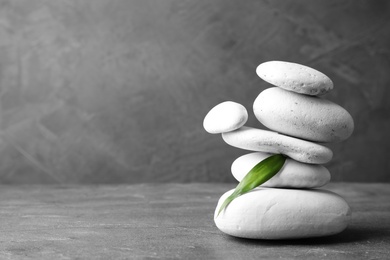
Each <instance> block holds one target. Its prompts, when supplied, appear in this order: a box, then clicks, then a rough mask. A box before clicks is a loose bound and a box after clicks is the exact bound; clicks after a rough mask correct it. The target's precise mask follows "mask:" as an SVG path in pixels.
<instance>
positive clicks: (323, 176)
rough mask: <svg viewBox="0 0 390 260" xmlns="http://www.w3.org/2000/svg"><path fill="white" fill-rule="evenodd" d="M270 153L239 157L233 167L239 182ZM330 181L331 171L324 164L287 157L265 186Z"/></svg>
mask: <svg viewBox="0 0 390 260" xmlns="http://www.w3.org/2000/svg"><path fill="white" fill-rule="evenodd" d="M271 155H272V154H269V153H262V152H255V153H250V154H245V155H243V156H241V157H239V158H237V159H236V160H235V161H234V162H233V164H232V167H231V170H232V174H233V176H234V178H236V180H238V181H239V182H240V181H241V180H242V179H243V178H244V177H245V175H246V174H247V173H248V172H249V171H250V170H251V169H252V168H253V167H254V166H255V165H256V164H258V163H259V162H261V161H262V160H264V159H266V158H267V157H269V156H271ZM329 181H330V173H329V171H328V169H326V168H325V167H324V166H322V165H318V164H307V163H301V162H297V161H295V160H292V159H289V158H287V160H286V162H285V163H284V165H283V167H282V169H280V171H279V172H278V173H277V174H276V175H275V176H273V177H272V178H271V179H269V180H268V181H266V182H265V183H263V184H262V185H261V186H263V187H279V188H317V187H321V186H323V185H325V184H327V183H328V182H329Z"/></svg>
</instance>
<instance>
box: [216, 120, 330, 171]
mask: <svg viewBox="0 0 390 260" xmlns="http://www.w3.org/2000/svg"><path fill="white" fill-rule="evenodd" d="M222 138H223V140H224V141H225V142H226V143H227V144H229V145H231V146H234V147H237V148H241V149H245V150H250V151H257V152H266V153H280V154H285V155H287V156H289V157H291V158H292V159H294V160H296V161H300V162H303V163H313V164H323V163H327V162H329V161H330V160H331V159H332V156H333V152H332V150H330V149H329V148H327V147H325V146H323V145H320V144H316V143H312V142H309V141H305V140H301V139H298V138H294V137H290V136H286V135H282V134H278V133H276V132H272V131H267V130H262V129H257V128H252V127H247V126H243V127H241V128H240V129H238V130H236V131H233V132H229V133H223V134H222Z"/></svg>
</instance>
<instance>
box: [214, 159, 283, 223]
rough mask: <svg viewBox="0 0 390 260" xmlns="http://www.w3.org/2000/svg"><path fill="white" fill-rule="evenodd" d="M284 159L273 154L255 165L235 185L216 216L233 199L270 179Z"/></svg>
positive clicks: (281, 165)
mask: <svg viewBox="0 0 390 260" xmlns="http://www.w3.org/2000/svg"><path fill="white" fill-rule="evenodd" d="M285 161H286V157H285V156H284V155H282V154H274V155H271V156H269V157H267V158H266V159H264V160H262V161H261V162H259V163H258V164H256V165H255V166H254V167H253V168H252V169H251V170H250V171H249V172H248V174H247V175H246V176H245V177H244V178H243V179H242V180H241V182H240V183H239V184H238V185H237V187H236V189H235V190H234V192H233V193H232V194H231V195H230V196H229V197H227V198H226V199H225V201H224V202H223V203H222V205H221V207H220V208H219V211H218V215H217V216H219V213H221V211H222V210H223V209H224V208H226V207H227V205H229V204H230V202H232V201H233V200H234V199H235V198H237V197H239V196H241V195H242V194H245V193H247V192H249V191H251V190H253V189H254V188H256V187H258V186H259V185H261V184H263V183H264V182H266V181H268V180H269V179H271V178H272V177H273V176H274V175H275V174H277V173H278V172H279V171H280V169H281V168H282V167H283V165H284V162H285Z"/></svg>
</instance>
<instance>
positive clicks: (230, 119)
mask: <svg viewBox="0 0 390 260" xmlns="http://www.w3.org/2000/svg"><path fill="white" fill-rule="evenodd" d="M247 120H248V112H247V111H246V109H245V107H244V106H243V105H241V104H239V103H236V102H232V101H225V102H223V103H220V104H218V105H216V106H215V107H213V108H212V109H211V110H210V111H209V112H208V113H207V115H206V117H205V118H204V121H203V127H204V129H205V130H206V131H207V132H209V133H210V134H220V133H226V132H230V131H234V130H236V129H238V128H240V127H241V126H243V125H244V124H245V123H246V121H247Z"/></svg>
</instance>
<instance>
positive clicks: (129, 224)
mask: <svg viewBox="0 0 390 260" xmlns="http://www.w3.org/2000/svg"><path fill="white" fill-rule="evenodd" d="M231 188H234V184H206V183H193V184H138V185H103V186H0V223H1V232H0V259H26V258H34V259H390V184H357V183H332V184H328V185H327V186H325V187H324V189H328V190H331V191H334V192H337V193H338V194H340V195H341V196H343V197H344V198H345V199H346V200H347V201H348V203H349V204H350V206H351V208H352V211H353V215H352V220H351V223H350V225H349V227H348V228H347V229H346V230H345V231H344V232H342V233H340V234H338V235H334V236H329V237H324V238H315V239H302V240H282V241H264V240H249V239H240V238H234V237H230V236H228V235H225V234H223V233H221V232H220V231H219V230H218V229H217V228H216V226H215V225H214V222H213V212H214V209H215V207H216V203H217V200H218V198H219V197H220V196H221V195H222V194H223V193H224V192H225V191H227V190H228V189H231Z"/></svg>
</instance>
